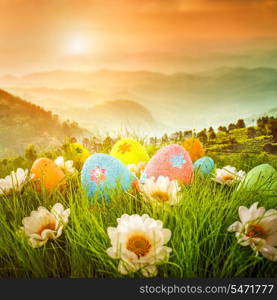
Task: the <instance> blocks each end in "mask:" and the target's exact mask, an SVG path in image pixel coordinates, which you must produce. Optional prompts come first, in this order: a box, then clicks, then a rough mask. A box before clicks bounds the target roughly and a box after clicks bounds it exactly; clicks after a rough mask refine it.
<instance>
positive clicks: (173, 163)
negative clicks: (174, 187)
mask: <svg viewBox="0 0 277 300" xmlns="http://www.w3.org/2000/svg"><path fill="white" fill-rule="evenodd" d="M159 176H166V177H169V179H171V180H178V182H179V183H185V184H190V183H191V181H192V179H193V165H192V161H191V158H190V156H189V154H188V152H187V151H186V150H185V149H184V148H183V147H181V146H179V145H175V144H173V145H169V146H165V147H162V148H161V149H160V150H158V151H157V152H156V154H155V155H154V156H153V157H152V158H151V159H150V161H149V162H148V164H147V165H146V167H145V170H144V172H143V174H142V176H141V180H142V181H144V180H145V179H146V178H150V177H154V178H155V179H157V178H158V177H159Z"/></svg>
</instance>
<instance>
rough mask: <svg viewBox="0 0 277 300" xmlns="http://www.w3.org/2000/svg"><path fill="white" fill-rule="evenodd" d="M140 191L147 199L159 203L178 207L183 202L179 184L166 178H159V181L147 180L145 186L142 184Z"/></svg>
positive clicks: (152, 178)
mask: <svg viewBox="0 0 277 300" xmlns="http://www.w3.org/2000/svg"><path fill="white" fill-rule="evenodd" d="M140 190H141V192H142V194H143V197H144V198H145V199H149V200H151V201H156V202H158V203H167V204H169V205H176V204H178V203H179V202H180V200H181V194H180V190H181V187H180V186H179V185H178V182H177V181H176V180H170V179H169V178H168V177H164V176H159V177H158V179H157V180H155V179H154V177H151V178H148V179H145V181H144V184H140Z"/></svg>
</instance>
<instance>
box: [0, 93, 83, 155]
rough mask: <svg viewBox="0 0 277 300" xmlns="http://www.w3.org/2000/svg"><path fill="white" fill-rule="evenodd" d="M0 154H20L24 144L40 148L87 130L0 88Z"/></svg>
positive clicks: (55, 143)
mask: <svg viewBox="0 0 277 300" xmlns="http://www.w3.org/2000/svg"><path fill="white" fill-rule="evenodd" d="M0 124H1V127H0V156H2V155H5V154H9V156H11V155H13V154H21V153H22V152H23V150H24V149H25V147H26V146H27V145H28V144H35V145H38V146H41V147H44V148H49V147H51V146H56V145H59V144H60V143H61V142H62V141H63V139H64V137H65V136H72V135H73V136H81V135H84V134H86V133H87V131H85V130H83V129H81V128H79V126H78V124H77V123H74V122H73V123H71V122H69V121H67V122H62V121H60V120H59V118H58V116H57V115H54V114H52V112H51V111H46V110H44V109H43V108H41V107H39V106H37V105H34V104H32V103H29V102H27V101H25V100H23V99H21V98H18V97H15V96H13V95H12V94H10V93H8V92H6V91H4V90H1V89H0Z"/></svg>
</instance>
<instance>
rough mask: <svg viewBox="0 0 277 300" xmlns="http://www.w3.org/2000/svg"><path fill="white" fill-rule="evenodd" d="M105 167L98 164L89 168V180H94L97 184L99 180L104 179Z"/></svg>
mask: <svg viewBox="0 0 277 300" xmlns="http://www.w3.org/2000/svg"><path fill="white" fill-rule="evenodd" d="M106 172H107V170H106V169H102V168H101V167H100V166H96V168H94V169H92V170H90V175H91V177H90V180H91V181H94V182H95V183H96V184H99V183H100V182H101V181H104V180H105V179H106Z"/></svg>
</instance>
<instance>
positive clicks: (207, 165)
mask: <svg viewBox="0 0 277 300" xmlns="http://www.w3.org/2000/svg"><path fill="white" fill-rule="evenodd" d="M193 167H194V170H195V171H198V172H200V173H201V174H202V175H208V174H210V173H211V172H212V171H213V169H214V167H215V164H214V160H213V159H212V158H210V157H208V156H204V157H201V158H199V159H198V160H197V161H196V162H195V163H194V164H193Z"/></svg>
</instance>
